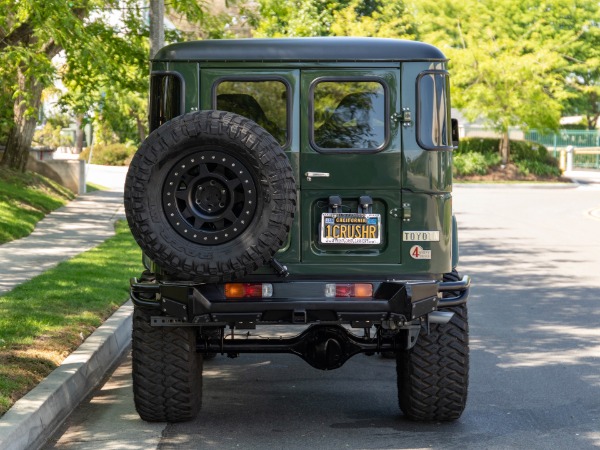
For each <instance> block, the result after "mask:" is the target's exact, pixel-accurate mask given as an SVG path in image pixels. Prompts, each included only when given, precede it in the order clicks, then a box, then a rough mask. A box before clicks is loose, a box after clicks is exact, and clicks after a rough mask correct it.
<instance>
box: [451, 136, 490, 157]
mask: <svg viewBox="0 0 600 450" xmlns="http://www.w3.org/2000/svg"><path fill="white" fill-rule="evenodd" d="M499 145H500V140H499V139H494V138H462V139H461V140H460V143H459V144H458V148H457V149H456V150H455V151H454V153H458V154H462V153H483V154H488V153H498V149H499V148H500V147H499Z"/></svg>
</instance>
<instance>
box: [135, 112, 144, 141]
mask: <svg viewBox="0 0 600 450" xmlns="http://www.w3.org/2000/svg"><path fill="white" fill-rule="evenodd" d="M135 122H136V125H137V131H138V136H139V137H140V142H144V139H146V124H145V123H144V122H143V121H142V120H141V119H140V118H139V116H137V115H136V116H135Z"/></svg>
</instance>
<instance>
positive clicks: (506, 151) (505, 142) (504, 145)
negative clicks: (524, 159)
mask: <svg viewBox="0 0 600 450" xmlns="http://www.w3.org/2000/svg"><path fill="white" fill-rule="evenodd" d="M500 157H501V158H502V164H503V165H506V164H508V162H509V161H510V140H509V137H508V131H505V132H503V133H502V138H501V139H500Z"/></svg>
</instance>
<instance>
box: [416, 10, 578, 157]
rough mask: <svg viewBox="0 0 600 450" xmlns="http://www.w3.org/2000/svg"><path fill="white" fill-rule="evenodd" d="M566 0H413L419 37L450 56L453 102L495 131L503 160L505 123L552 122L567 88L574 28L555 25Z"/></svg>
mask: <svg viewBox="0 0 600 450" xmlns="http://www.w3.org/2000/svg"><path fill="white" fill-rule="evenodd" d="M565 5H566V2H563V1H561V0H549V1H546V2H538V1H536V0H480V1H476V0H464V1H463V2H460V3H456V2H454V1H451V0H435V1H433V0H425V1H423V2H420V3H418V4H416V5H415V7H416V8H417V11H418V17H419V23H420V25H421V31H422V32H423V38H424V39H426V40H429V41H431V42H432V43H434V44H437V45H438V46H439V47H440V48H441V49H442V50H443V51H444V52H445V53H446V56H448V57H449V58H450V61H451V73H452V82H453V87H454V88H455V89H454V91H453V103H454V105H455V106H457V107H458V108H460V109H461V110H462V111H463V112H464V113H465V116H466V117H467V118H469V119H475V118H478V117H481V118H483V119H484V120H485V121H486V122H487V123H488V124H490V125H491V126H492V127H494V128H495V129H496V130H497V131H498V132H500V133H501V135H502V139H501V148H500V153H501V156H502V161H503V163H505V164H506V163H507V162H508V161H509V152H510V149H509V140H508V130H509V127H511V126H520V127H522V128H525V129H526V128H540V129H556V128H557V126H558V121H559V119H560V114H561V110H562V107H563V104H564V102H565V101H566V99H567V98H568V96H569V94H568V92H567V90H566V88H565V77H564V73H565V70H566V66H567V61H566V60H565V58H564V57H563V56H562V54H561V53H562V51H563V50H564V49H565V45H566V43H569V42H573V40H575V39H576V37H577V35H578V33H579V32H580V30H577V29H572V28H569V27H564V26H559V25H560V23H563V24H564V22H561V16H562V14H564V6H565ZM574 7H577V6H574Z"/></svg>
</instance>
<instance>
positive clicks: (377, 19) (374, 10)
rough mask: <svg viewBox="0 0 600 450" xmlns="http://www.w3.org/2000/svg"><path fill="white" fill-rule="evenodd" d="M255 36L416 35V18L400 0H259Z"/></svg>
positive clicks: (255, 19) (255, 20)
mask: <svg viewBox="0 0 600 450" xmlns="http://www.w3.org/2000/svg"><path fill="white" fill-rule="evenodd" d="M253 23H254V25H255V26H256V29H255V31H254V33H253V34H254V36H256V37H259V36H260V37H291V36H332V35H333V36H380V37H402V36H405V37H408V38H410V37H412V38H414V37H415V32H414V21H413V20H412V18H411V17H410V14H407V13H406V11H405V7H404V2H402V1H397V0H369V1H359V0H338V1H327V2H326V1H322V0H293V1H287V2H282V1H280V0H260V1H259V16H258V17H255V18H254V22H253Z"/></svg>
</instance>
